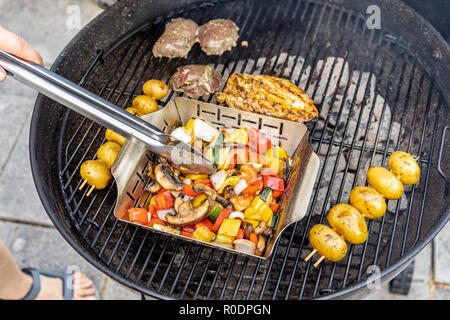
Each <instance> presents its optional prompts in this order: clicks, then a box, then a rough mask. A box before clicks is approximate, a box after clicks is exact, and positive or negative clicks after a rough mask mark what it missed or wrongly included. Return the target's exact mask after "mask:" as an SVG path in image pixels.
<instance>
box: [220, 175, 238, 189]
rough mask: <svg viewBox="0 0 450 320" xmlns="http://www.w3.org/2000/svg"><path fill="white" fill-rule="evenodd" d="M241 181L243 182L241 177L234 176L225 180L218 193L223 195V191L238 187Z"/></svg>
mask: <svg viewBox="0 0 450 320" xmlns="http://www.w3.org/2000/svg"><path fill="white" fill-rule="evenodd" d="M239 180H241V178H240V177H239V176H232V177H228V178H226V179H225V181H224V182H223V183H222V184H221V186H220V187H219V189H218V190H217V192H218V193H222V192H223V189H224V188H225V187H226V186H233V187H234V186H235V185H237V183H238V182H239Z"/></svg>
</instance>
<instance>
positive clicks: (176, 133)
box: [170, 127, 192, 144]
mask: <svg viewBox="0 0 450 320" xmlns="http://www.w3.org/2000/svg"><path fill="white" fill-rule="evenodd" d="M170 136H171V137H172V138H175V139H178V140H180V141H182V142H184V143H186V144H191V140H192V138H191V136H190V135H189V133H187V132H186V130H185V129H184V128H183V127H180V128H176V129H175V130H173V131H172V133H171V134H170Z"/></svg>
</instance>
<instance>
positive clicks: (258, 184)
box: [242, 180, 262, 196]
mask: <svg viewBox="0 0 450 320" xmlns="http://www.w3.org/2000/svg"><path fill="white" fill-rule="evenodd" d="M261 188H262V181H261V180H255V181H253V182H252V183H250V185H249V186H248V187H247V188H245V189H244V190H243V191H242V195H243V196H246V195H254V194H255V193H256V192H258V191H259V190H260V189H261Z"/></svg>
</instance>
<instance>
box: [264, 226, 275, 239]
mask: <svg viewBox="0 0 450 320" xmlns="http://www.w3.org/2000/svg"><path fill="white" fill-rule="evenodd" d="M273 233H274V231H273V229H272V228H270V227H267V228H265V229H264V231H263V232H261V235H262V236H263V237H264V238H266V241H267V240H268V239H269V238H270V237H271V236H273Z"/></svg>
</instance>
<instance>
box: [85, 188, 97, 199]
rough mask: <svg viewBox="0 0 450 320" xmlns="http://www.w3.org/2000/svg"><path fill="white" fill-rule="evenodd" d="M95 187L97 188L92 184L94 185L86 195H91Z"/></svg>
mask: <svg viewBox="0 0 450 320" xmlns="http://www.w3.org/2000/svg"><path fill="white" fill-rule="evenodd" d="M94 189H95V187H94V186H92V187H91V188H90V189H89V191H88V193H87V194H86V197H89V196H90V195H91V193H92V191H94Z"/></svg>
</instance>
